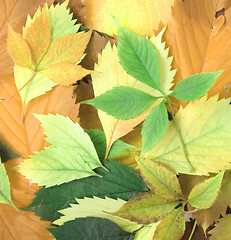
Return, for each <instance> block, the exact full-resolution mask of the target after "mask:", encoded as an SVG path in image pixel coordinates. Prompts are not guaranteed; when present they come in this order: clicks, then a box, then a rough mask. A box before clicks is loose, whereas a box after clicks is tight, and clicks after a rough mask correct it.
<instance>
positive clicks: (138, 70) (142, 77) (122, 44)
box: [117, 23, 162, 92]
mask: <svg viewBox="0 0 231 240" xmlns="http://www.w3.org/2000/svg"><path fill="white" fill-rule="evenodd" d="M117 25H118V56H119V59H120V64H121V65H122V67H123V68H124V69H125V71H126V72H127V73H128V74H130V75H131V76H133V77H134V78H136V79H137V80H139V81H141V82H143V83H145V84H147V85H149V86H150V87H152V88H154V89H157V90H159V91H160V92H162V91H161V88H160V74H159V61H158V57H157V53H156V49H155V48H154V47H153V45H152V43H151V42H150V40H148V39H147V38H143V37H142V36H139V35H138V34H137V33H134V32H131V31H129V30H127V29H126V28H124V27H123V26H122V25H120V24H119V23H118V24H117Z"/></svg>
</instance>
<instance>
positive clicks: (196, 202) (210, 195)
mask: <svg viewBox="0 0 231 240" xmlns="http://www.w3.org/2000/svg"><path fill="white" fill-rule="evenodd" d="M224 172H225V170H223V171H221V172H220V173H219V174H217V176H215V177H212V178H209V179H206V180H205V181H204V182H202V183H199V184H197V185H196V186H195V187H194V188H193V189H192V191H191V192H190V194H189V196H188V202H189V203H190V204H191V205H192V206H193V207H195V208H202V209H205V208H209V207H210V206H211V205H212V204H213V203H214V201H215V199H216V197H217V194H218V191H219V189H220V187H221V181H222V179H223V175H224Z"/></svg>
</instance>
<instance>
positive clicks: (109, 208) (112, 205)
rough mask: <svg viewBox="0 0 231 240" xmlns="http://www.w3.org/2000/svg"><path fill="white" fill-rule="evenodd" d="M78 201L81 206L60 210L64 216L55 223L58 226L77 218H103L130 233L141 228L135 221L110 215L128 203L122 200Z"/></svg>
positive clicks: (94, 199)
mask: <svg viewBox="0 0 231 240" xmlns="http://www.w3.org/2000/svg"><path fill="white" fill-rule="evenodd" d="M76 201H77V202H78V203H79V204H71V207H69V208H66V209H63V210H60V211H59V212H60V213H62V214H63V216H61V218H59V219H58V220H56V221H54V222H53V223H54V224H56V225H63V224H64V223H65V222H67V221H71V220H74V219H76V218H84V217H101V218H106V219H108V220H110V221H112V222H115V223H116V224H118V225H119V226H120V227H121V228H123V229H124V230H125V231H128V232H133V231H135V230H137V229H138V228H140V227H141V225H140V224H137V223H136V222H134V221H129V220H127V219H124V218H121V217H118V216H114V215H110V214H109V213H108V212H114V211H117V210H119V209H120V208H121V207H122V206H123V205H124V204H125V203H126V202H125V201H123V200H121V199H117V200H115V199H111V198H108V197H106V198H105V199H102V198H97V197H94V198H84V199H76Z"/></svg>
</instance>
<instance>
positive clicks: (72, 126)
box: [34, 114, 102, 169]
mask: <svg viewBox="0 0 231 240" xmlns="http://www.w3.org/2000/svg"><path fill="white" fill-rule="evenodd" d="M34 115H35V116H36V118H38V119H39V121H40V122H41V126H42V127H43V128H44V133H45V134H46V136H47V138H46V140H47V141H48V142H49V143H51V144H52V146H53V147H63V148H66V150H67V151H68V150H69V149H71V150H73V151H76V154H78V155H79V156H81V158H83V161H84V162H86V164H88V165H89V166H90V167H91V168H92V169H94V168H97V167H101V166H102V164H101V162H100V161H99V158H98V155H97V153H96V150H95V148H94V145H93V143H92V142H91V139H90V137H89V136H88V134H87V133H85V132H84V131H83V129H82V128H81V127H80V126H79V124H78V123H74V122H73V121H72V120H71V119H70V118H68V117H64V116H62V115H58V114H57V115H52V114H48V115H42V114H34ZM73 161H74V160H73Z"/></svg>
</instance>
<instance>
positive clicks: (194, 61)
mask: <svg viewBox="0 0 231 240" xmlns="http://www.w3.org/2000/svg"><path fill="white" fill-rule="evenodd" d="M229 6H230V3H229V1H219V0H213V1H210V0H203V1H200V0H196V1H185V2H182V1H176V2H175V5H174V9H173V12H174V17H173V19H172V21H170V22H169V24H168V28H167V31H166V35H165V39H166V40H167V43H168V46H169V47H170V54H171V55H173V56H174V60H173V67H174V68H177V69H178V71H177V74H176V77H175V80H174V83H175V84H176V83H178V82H180V81H181V80H182V79H184V78H186V77H189V76H191V75H193V74H196V73H204V72H213V71H220V70H226V71H225V72H224V73H222V74H221V76H220V77H219V78H218V80H217V81H216V82H215V83H214V85H213V87H212V88H211V89H210V90H209V92H208V93H209V96H213V95H215V94H217V93H218V92H219V93H220V95H219V96H220V98H223V97H225V96H226V95H227V94H226V91H225V89H224V87H225V86H226V85H228V84H229V82H230V78H229V76H230V69H231V61H230V57H229V54H227V53H228V52H230V44H229V43H228V41H227V39H228V38H229V36H230V31H231V30H230V29H231V28H230V24H231V21H230V14H231V8H228V7H229ZM222 8H224V10H225V11H224V18H225V21H224V22H223V25H222V26H220V30H217V31H216V32H215V34H214V28H215V27H216V24H217V22H216V17H215V13H216V12H217V11H219V10H221V9H222ZM198 9H200V10H199V11H198ZM218 53H219V54H218ZM182 104H183V103H182Z"/></svg>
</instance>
